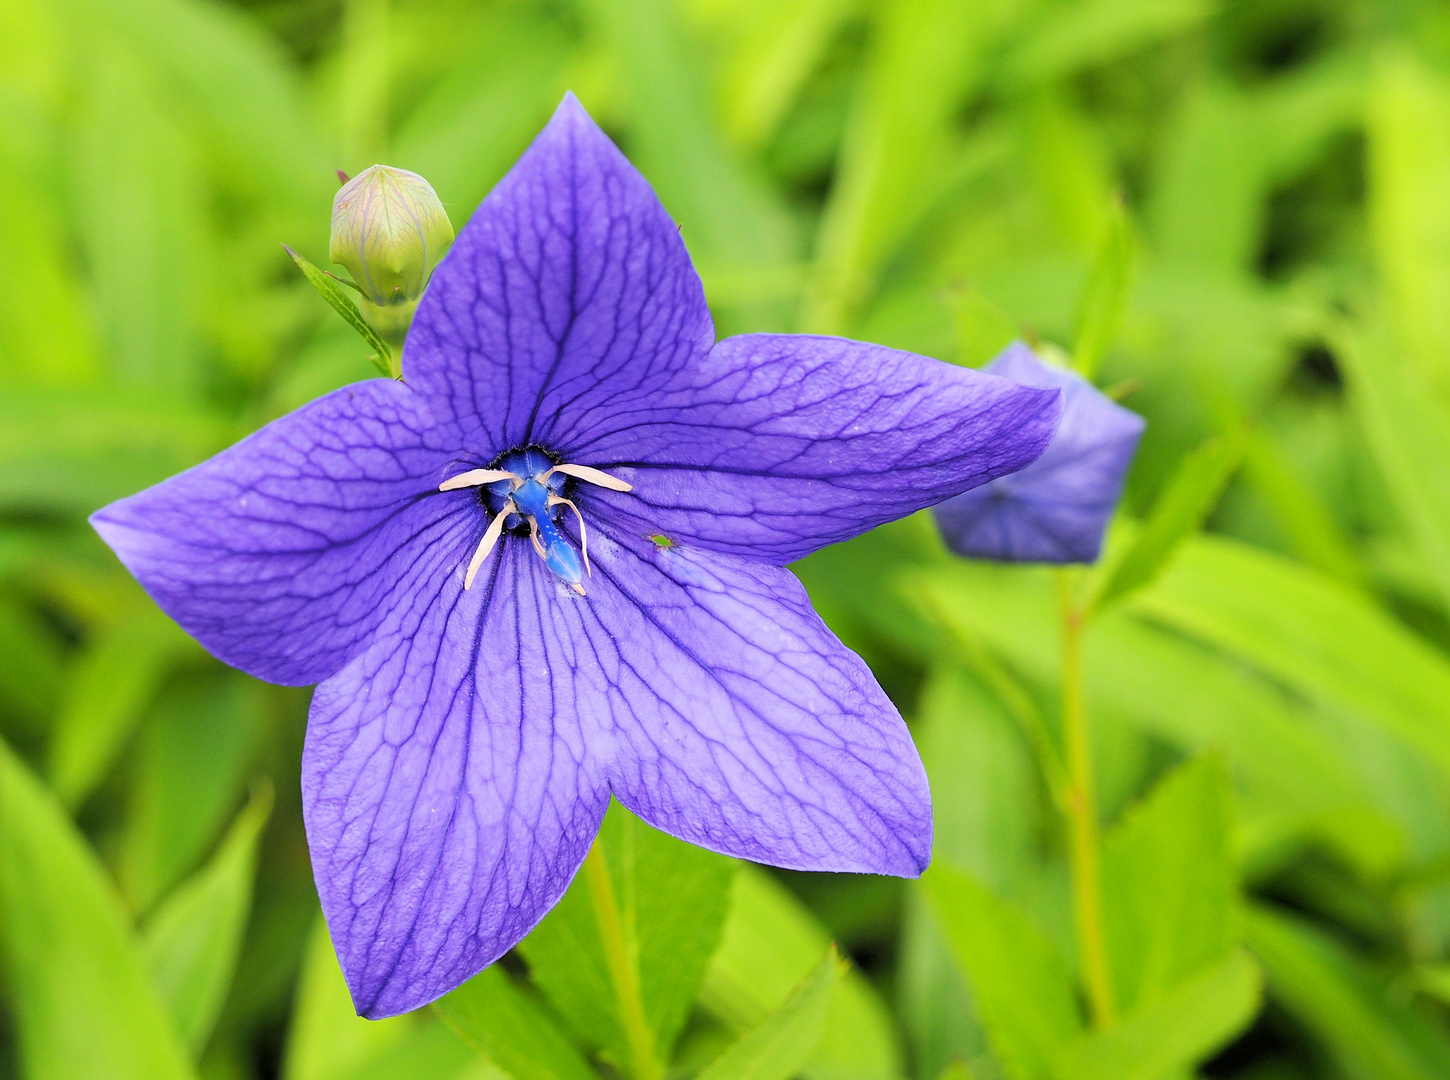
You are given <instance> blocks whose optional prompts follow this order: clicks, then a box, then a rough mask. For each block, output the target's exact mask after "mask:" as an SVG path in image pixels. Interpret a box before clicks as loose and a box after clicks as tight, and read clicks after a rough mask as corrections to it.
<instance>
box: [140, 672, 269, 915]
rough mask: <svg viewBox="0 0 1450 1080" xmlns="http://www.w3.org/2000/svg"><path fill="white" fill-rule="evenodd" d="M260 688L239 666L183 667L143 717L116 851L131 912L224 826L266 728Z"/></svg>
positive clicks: (177, 875) (144, 905) (151, 899)
mask: <svg viewBox="0 0 1450 1080" xmlns="http://www.w3.org/2000/svg"><path fill="white" fill-rule="evenodd" d="M262 693H263V691H262V690H261V688H260V687H259V686H258V685H257V684H256V683H255V682H253V681H252V680H250V679H248V678H247V677H245V676H243V675H241V674H239V673H237V672H230V671H220V672H219V671H216V670H209V671H206V672H205V673H204V674H203V673H201V672H196V673H191V672H187V673H185V674H182V675H180V676H178V677H177V678H174V679H173V680H172V681H171V682H170V683H169V684H168V685H167V687H166V688H165V690H163V691H162V693H161V695H160V697H159V699H158V700H157V703H156V707H155V708H154V709H152V710H151V713H150V715H149V716H147V717H146V720H145V722H144V723H143V724H142V726H141V731H140V732H139V734H138V737H137V740H136V750H135V757H134V758H133V765H132V770H131V774H130V779H131V798H130V805H129V807H128V809H129V813H128V814H127V815H126V819H125V822H124V824H123V826H122V830H121V837H120V851H119V854H120V866H119V873H118V876H119V877H120V879H121V884H122V887H123V888H124V890H125V893H126V896H127V898H128V899H129V900H130V901H131V904H132V907H133V908H134V909H135V910H137V911H146V910H149V909H150V907H151V905H152V904H154V903H155V902H156V900H157V898H158V897H160V896H161V895H162V894H163V893H164V892H165V891H166V890H167V889H169V888H171V886H173V885H174V884H176V882H178V881H180V880H181V878H182V876H183V875H185V874H186V873H187V872H188V871H189V870H191V868H192V867H193V865H194V864H195V863H196V861H197V860H198V859H199V858H200V857H201V856H202V854H203V853H204V852H205V851H206V849H207V848H208V847H209V846H210V844H211V843H212V841H213V839H214V838H215V837H216V835H217V833H218V832H220V830H221V828H222V826H223V825H224V824H225V822H226V816H227V814H228V813H229V812H230V811H231V808H232V807H233V806H235V805H236V801H237V797H238V795H239V794H240V793H241V791H242V787H243V784H244V783H245V780H246V774H247V770H248V768H249V766H250V764H251V761H252V759H253V757H254V755H255V754H256V751H257V744H258V741H259V739H260V738H261V737H262V736H263V735H265V734H266V732H267V717H266V714H265V710H264V708H263V699H262V696H261V695H262Z"/></svg>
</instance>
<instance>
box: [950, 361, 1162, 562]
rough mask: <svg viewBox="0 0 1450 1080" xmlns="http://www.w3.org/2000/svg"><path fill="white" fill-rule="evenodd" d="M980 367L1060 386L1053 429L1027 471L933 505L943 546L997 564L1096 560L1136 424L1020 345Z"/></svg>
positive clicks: (1025, 382)
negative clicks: (1058, 410)
mask: <svg viewBox="0 0 1450 1080" xmlns="http://www.w3.org/2000/svg"><path fill="white" fill-rule="evenodd" d="M985 370H987V371H990V372H991V373H992V374H994V375H1001V376H1002V377H1004V378H1007V379H1010V380H1012V381H1013V382H1015V383H1018V384H1020V385H1022V386H1035V387H1044V388H1049V387H1050V388H1057V389H1060V390H1061V391H1062V423H1061V424H1060V425H1059V426H1058V429H1057V434H1056V435H1054V436H1053V438H1052V442H1051V444H1050V445H1049V446H1048V448H1047V449H1046V450H1045V451H1043V453H1042V456H1041V457H1039V458H1038V459H1037V460H1036V461H1034V462H1033V463H1032V464H1030V465H1028V466H1027V467H1026V468H1024V469H1021V470H1020V471H1018V472H1015V473H1012V474H1011V475H1010V476H1000V477H998V478H997V479H996V480H993V481H992V482H990V483H988V484H983V485H981V486H980V487H976V488H974V489H973V490H971V491H967V492H964V493H963V494H961V495H958V496H957V497H956V498H954V499H949V500H948V501H946V502H944V503H942V504H941V505H940V506H938V507H937V508H936V520H937V525H938V526H939V527H940V528H941V532H942V536H943V537H944V538H945V540H946V542H947V546H948V547H950V548H951V549H952V550H953V551H955V552H956V553H957V554H958V555H967V556H970V557H972V558H977V559H995V560H997V561H999V562H1044V563H1090V562H1096V561H1097V558H1098V555H1099V554H1100V553H1101V551H1102V546H1103V534H1104V533H1105V532H1106V531H1107V527H1108V521H1109V519H1110V518H1111V517H1112V516H1113V511H1114V510H1115V509H1116V508H1117V505H1118V499H1119V498H1121V497H1122V494H1123V478H1124V477H1125V476H1126V475H1127V472H1128V466H1129V465H1130V464H1131V463H1132V460H1133V453H1134V451H1136V450H1137V448H1138V439H1139V438H1140V437H1141V436H1142V434H1143V427H1144V422H1143V418H1142V417H1141V416H1139V415H1138V414H1137V413H1135V412H1132V411H1130V410H1128V409H1125V408H1123V407H1122V406H1121V405H1119V404H1117V402H1115V401H1113V400H1112V399H1111V398H1109V397H1107V396H1106V395H1105V394H1103V393H1102V392H1101V391H1100V390H1098V389H1097V388H1096V387H1094V386H1093V385H1092V383H1090V382H1088V381H1087V380H1086V379H1084V378H1083V377H1082V376H1081V375H1078V374H1077V373H1076V372H1073V371H1066V370H1064V369H1062V368H1056V367H1049V366H1048V365H1046V364H1044V363H1043V362H1042V361H1041V360H1039V359H1038V358H1037V355H1036V354H1035V353H1033V351H1032V350H1031V349H1029V348H1028V347H1027V346H1026V345H1023V344H1021V343H1020V342H1018V343H1015V344H1012V345H1009V346H1008V347H1007V348H1006V349H1005V350H1003V352H1002V353H1001V354H1000V355H999V356H998V357H997V358H996V359H995V360H993V361H992V362H991V363H990V364H988V365H987V367H986V369H985Z"/></svg>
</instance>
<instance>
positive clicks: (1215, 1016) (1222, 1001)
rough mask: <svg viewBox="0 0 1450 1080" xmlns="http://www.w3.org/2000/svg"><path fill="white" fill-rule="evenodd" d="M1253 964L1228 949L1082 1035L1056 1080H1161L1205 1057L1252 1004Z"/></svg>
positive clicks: (1257, 982) (1255, 999) (1255, 989)
mask: <svg viewBox="0 0 1450 1080" xmlns="http://www.w3.org/2000/svg"><path fill="white" fill-rule="evenodd" d="M1261 982H1262V980H1261V978H1260V975H1259V969H1258V965H1256V964H1255V963H1254V962H1253V960H1251V959H1250V958H1249V957H1248V955H1247V954H1245V953H1244V952H1242V951H1239V950H1234V951H1233V952H1230V953H1229V954H1228V955H1227V956H1225V957H1224V958H1223V959H1222V960H1220V961H1219V962H1218V963H1216V964H1211V965H1209V966H1208V967H1206V968H1204V969H1203V970H1202V971H1201V972H1199V973H1198V974H1195V975H1193V976H1191V977H1189V978H1187V979H1185V980H1183V981H1182V982H1181V983H1179V984H1178V985H1176V986H1173V987H1172V988H1170V989H1169V990H1168V992H1167V993H1166V994H1165V995H1163V996H1162V997H1160V998H1159V999H1158V1000H1156V1001H1154V1002H1153V1003H1152V1004H1149V1005H1147V1006H1146V1007H1144V1008H1140V1009H1138V1010H1136V1011H1134V1012H1132V1013H1130V1014H1129V1015H1128V1016H1126V1017H1125V1018H1124V1019H1123V1020H1122V1021H1121V1022H1120V1023H1119V1024H1118V1025H1117V1026H1116V1027H1114V1028H1113V1029H1112V1030H1111V1031H1100V1032H1093V1033H1091V1034H1088V1035H1084V1036H1082V1037H1081V1038H1079V1039H1078V1040H1076V1041H1075V1042H1073V1043H1072V1044H1070V1045H1069V1046H1067V1047H1066V1048H1065V1049H1064V1050H1063V1052H1062V1056H1061V1058H1060V1059H1059V1061H1058V1064H1057V1072H1058V1076H1059V1077H1060V1078H1061V1080H1163V1078H1165V1077H1173V1076H1177V1075H1181V1074H1182V1073H1183V1071H1184V1070H1186V1069H1188V1068H1190V1067H1192V1066H1193V1065H1196V1064H1197V1063H1198V1062H1200V1061H1202V1060H1203V1059H1204V1058H1206V1057H1208V1056H1209V1055H1210V1054H1212V1053H1213V1051H1214V1050H1216V1049H1217V1048H1218V1047H1220V1046H1222V1045H1223V1044H1224V1043H1225V1042H1227V1041H1228V1040H1229V1039H1230V1038H1232V1037H1233V1036H1234V1035H1236V1034H1237V1033H1238V1032H1239V1031H1241V1030H1242V1029H1243V1028H1244V1026H1245V1025H1246V1024H1247V1023H1248V1022H1249V1021H1250V1020H1251V1019H1252V1018H1253V1016H1254V1013H1255V1012H1256V1011H1257V1009H1258V1005H1259V992H1260V986H1261Z"/></svg>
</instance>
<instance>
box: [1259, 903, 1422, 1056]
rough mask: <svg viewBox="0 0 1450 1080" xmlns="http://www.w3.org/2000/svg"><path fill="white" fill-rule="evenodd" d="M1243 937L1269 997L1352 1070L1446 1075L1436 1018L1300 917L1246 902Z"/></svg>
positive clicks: (1331, 1054)
mask: <svg viewBox="0 0 1450 1080" xmlns="http://www.w3.org/2000/svg"><path fill="white" fill-rule="evenodd" d="M1247 929H1248V944H1249V947H1250V948H1251V949H1252V950H1253V952H1254V954H1255V955H1256V956H1257V957H1258V958H1259V960H1260V962H1262V963H1263V965H1264V969H1265V971H1266V972H1267V974H1268V978H1269V995H1270V997H1271V998H1272V999H1273V1001H1274V1002H1275V1003H1276V1004H1277V1005H1278V1006H1279V1007H1280V1008H1282V1009H1284V1010H1285V1011H1286V1012H1288V1013H1289V1014H1290V1015H1291V1016H1293V1017H1294V1018H1295V1019H1296V1020H1297V1021H1299V1023H1300V1024H1302V1025H1303V1026H1304V1027H1305V1028H1307V1029H1308V1030H1309V1032H1310V1033H1311V1034H1312V1035H1313V1036H1314V1038H1315V1039H1316V1040H1318V1041H1319V1042H1320V1043H1321V1044H1322V1045H1323V1046H1324V1047H1325V1048H1326V1049H1327V1050H1328V1051H1329V1054H1330V1056H1331V1057H1333V1059H1334V1060H1335V1062H1336V1063H1337V1064H1338V1065H1339V1067H1340V1068H1341V1069H1342V1070H1343V1071H1344V1072H1345V1073H1346V1074H1348V1075H1350V1076H1363V1077H1374V1078H1375V1080H1431V1078H1432V1077H1444V1076H1450V1043H1447V1042H1446V1040H1445V1038H1444V1035H1443V1034H1442V1033H1441V1031H1440V1029H1439V1026H1438V1025H1434V1024H1431V1023H1429V1022H1428V1021H1427V1020H1426V1019H1425V1018H1424V1017H1422V1016H1420V1015H1418V1014H1417V1013H1415V1012H1413V1011H1412V1010H1410V1009H1408V1008H1406V1007H1405V1006H1403V1005H1400V1004H1398V1003H1397V1002H1396V1000H1395V995H1393V994H1392V993H1391V992H1390V987H1389V986H1387V985H1386V983H1385V981H1384V979H1383V978H1381V977H1380V976H1378V975H1377V974H1376V973H1375V972H1374V971H1373V969H1371V968H1370V967H1369V965H1367V964H1365V963H1363V962H1362V961H1360V960H1358V959H1357V958H1356V957H1355V956H1354V955H1353V954H1351V953H1350V952H1349V951H1348V950H1347V949H1345V948H1344V946H1342V945H1340V944H1338V943H1337V942H1335V941H1334V940H1333V939H1332V938H1330V937H1328V936H1327V935H1325V934H1324V933H1323V932H1322V931H1320V930H1317V929H1314V928H1313V927H1311V926H1310V925H1309V924H1308V923H1306V922H1305V921H1304V920H1302V919H1300V918H1298V917H1296V916H1292V915H1288V914H1286V913H1283V912H1280V911H1277V910H1275V909H1273V908H1270V907H1268V906H1264V905H1258V906H1255V907H1252V908H1250V909H1249V917H1248V922H1247Z"/></svg>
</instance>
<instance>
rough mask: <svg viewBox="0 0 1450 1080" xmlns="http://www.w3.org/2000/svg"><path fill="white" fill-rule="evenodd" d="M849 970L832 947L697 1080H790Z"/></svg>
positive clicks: (809, 1050) (811, 1048)
mask: <svg viewBox="0 0 1450 1080" xmlns="http://www.w3.org/2000/svg"><path fill="white" fill-rule="evenodd" d="M845 970H846V965H845V964H843V963H842V962H841V958H840V957H839V956H838V955H837V954H836V950H835V948H834V947H832V948H830V949H827V950H826V955H825V956H823V957H822V958H821V961H820V963H818V964H817V965H816V966H815V968H814V969H813V970H812V971H811V973H810V974H809V975H807V976H806V978H805V980H804V981H803V982H802V983H801V984H800V985H799V986H798V987H796V989H795V990H794V991H793V992H792V993H791V995H790V997H788V998H787V999H786V1000H785V1002H784V1003H783V1004H782V1005H781V1006H780V1007H779V1008H778V1009H776V1010H775V1011H774V1012H772V1013H771V1014H770V1015H769V1016H767V1017H766V1018H765V1020H763V1021H762V1022H761V1024H760V1026H759V1027H757V1028H755V1029H754V1030H753V1031H750V1032H749V1033H747V1034H746V1035H744V1036H743V1037H742V1038H741V1039H740V1040H739V1041H738V1042H736V1043H735V1044H734V1045H733V1046H731V1047H730V1048H729V1049H728V1050H726V1051H725V1053H723V1054H721V1055H720V1056H719V1057H718V1058H716V1059H715V1060H714V1061H712V1062H710V1064H709V1065H707V1066H705V1068H704V1069H702V1070H701V1071H700V1073H699V1077H698V1080H790V1077H792V1076H795V1075H796V1074H797V1073H798V1072H800V1071H801V1068H802V1067H803V1066H804V1065H805V1064H806V1063H807V1062H808V1061H809V1060H810V1058H811V1055H812V1052H813V1051H814V1050H815V1048H816V1043H817V1041H819V1039H820V1037H821V1027H822V1025H823V1023H824V1021H825V1018H826V1003H827V1001H828V999H829V997H830V992H831V986H832V985H833V984H834V983H835V981H836V979H838V978H839V977H840V976H841V975H842V974H843V973H844V971H845Z"/></svg>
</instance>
